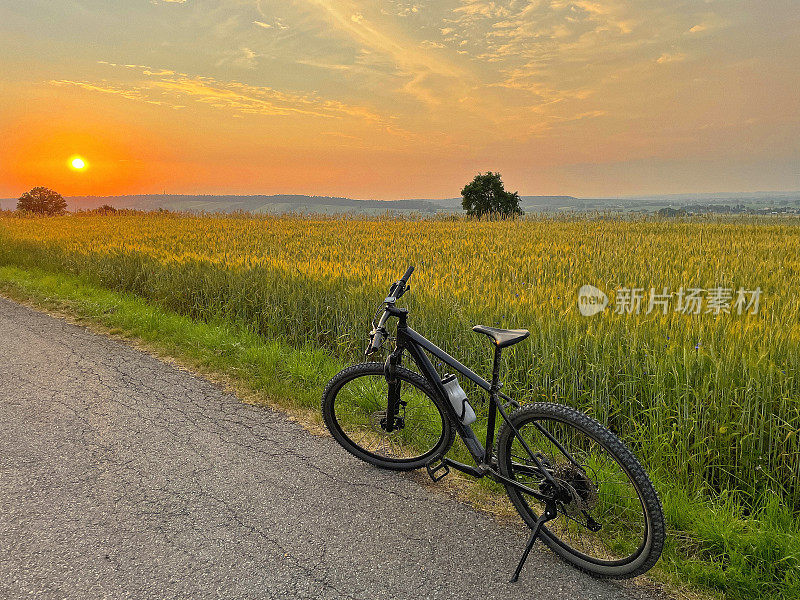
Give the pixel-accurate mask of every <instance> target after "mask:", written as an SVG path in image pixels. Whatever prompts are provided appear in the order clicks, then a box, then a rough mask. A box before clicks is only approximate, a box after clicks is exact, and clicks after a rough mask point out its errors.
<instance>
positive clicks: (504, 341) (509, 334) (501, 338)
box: [472, 325, 531, 348]
mask: <svg viewBox="0 0 800 600" xmlns="http://www.w3.org/2000/svg"><path fill="white" fill-rule="evenodd" d="M472 331H475V332H477V333H482V334H484V335H488V336H489V337H490V338H492V339H493V340H494V343H495V344H496V345H497V347H498V348H506V347H508V346H513V345H514V344H516V343H517V342H521V341H522V340H524V339H525V338H526V337H528V336H529V335H530V334H531V332H530V331H528V330H527V329H495V328H494V327H486V326H485V325H475V327H473V328H472Z"/></svg>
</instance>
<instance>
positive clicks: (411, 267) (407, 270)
mask: <svg viewBox="0 0 800 600" xmlns="http://www.w3.org/2000/svg"><path fill="white" fill-rule="evenodd" d="M413 272H414V265H411V266H410V267H408V269H406V274H405V275H403V276H402V277H401V278H400V281H402V282H403V285H405V284H406V283H407V282H408V278H409V277H411V274H412V273H413Z"/></svg>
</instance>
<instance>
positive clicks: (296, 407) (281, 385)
mask: <svg viewBox="0 0 800 600" xmlns="http://www.w3.org/2000/svg"><path fill="white" fill-rule="evenodd" d="M0 292H1V293H3V294H4V295H6V296H8V297H10V298H13V299H16V300H19V301H22V302H25V303H29V304H32V305H34V306H36V307H39V308H44V309H47V310H49V311H51V312H57V313H60V314H62V315H65V316H68V317H70V318H72V319H75V320H77V321H79V322H82V323H84V324H87V325H89V326H91V327H93V328H94V329H99V330H101V331H102V332H104V333H110V334H112V335H116V336H119V337H123V338H125V339H128V340H131V341H133V342H135V343H137V344H139V345H141V346H143V347H144V348H145V349H146V350H148V351H150V352H151V353H154V354H156V355H159V356H161V357H165V358H170V359H172V360H174V361H176V362H178V363H179V364H180V365H182V366H184V367H186V368H189V369H191V370H193V371H196V372H199V373H201V374H203V375H205V376H206V377H208V378H210V379H212V380H215V381H217V382H219V383H222V384H224V385H226V386H227V387H229V388H231V389H233V391H235V392H236V393H237V394H238V395H239V396H240V397H241V398H242V399H243V400H244V401H247V402H250V403H254V404H262V405H267V406H270V407H272V408H276V409H279V410H281V411H284V412H286V413H287V414H288V415H289V416H290V417H292V418H294V419H296V420H298V421H300V422H301V423H302V424H303V425H304V426H305V427H306V428H307V429H309V430H310V431H312V432H316V433H320V432H323V431H324V428H323V425H322V422H321V418H320V415H319V400H320V397H321V395H322V390H323V388H324V386H325V384H326V383H327V381H328V380H329V379H330V378H331V377H333V375H335V374H336V373H337V372H338V371H339V370H340V369H341V368H342V367H343V366H344V365H343V364H342V363H341V362H340V361H338V360H337V359H335V358H333V357H331V356H330V355H329V354H327V353H325V352H324V351H322V350H320V349H318V348H314V347H311V346H303V347H293V346H290V345H289V344H287V343H285V342H282V341H281V340H269V339H265V338H264V337H262V336H259V335H256V334H254V333H252V332H250V331H248V330H247V328H245V327H243V326H241V325H237V324H234V323H229V322H224V321H217V322H198V321H193V320H191V319H190V318H188V317H185V316H181V315H178V314H175V313H173V312H170V311H167V310H164V309H161V308H159V307H157V306H154V305H152V304H149V303H147V302H146V301H144V300H143V299H141V298H139V297H137V296H133V295H129V294H122V293H118V292H112V291H109V290H106V289H103V288H100V287H97V286H96V285H93V284H90V283H88V282H87V281H85V280H83V279H81V278H79V277H75V276H71V275H66V274H54V273H49V272H45V271H41V270H35V269H20V268H17V267H13V266H1V267H0ZM448 479H450V480H451V481H450V482H449V484H448V485H447V486H446V487H445V488H444V489H446V490H448V491H450V492H451V493H453V494H455V495H456V496H458V497H459V498H460V499H462V500H466V501H468V502H470V503H472V504H474V505H475V506H477V507H479V508H483V509H486V508H487V507H491V508H490V511H491V512H493V513H495V514H497V515H499V516H503V515H505V514H507V512H508V511H507V507H504V506H503V502H504V501H503V500H502V499H501V498H498V497H496V496H494V495H492V493H491V492H490V491H488V490H487V489H486V488H485V486H480V485H476V484H474V482H472V481H470V480H466V479H464V478H459V477H451V478H448ZM656 479H658V478H656ZM656 486H657V488H658V489H659V492H660V494H661V496H662V500H663V503H664V511H665V517H666V519H667V524H668V527H669V530H670V536H669V538H668V541H667V546H666V548H665V551H664V555H663V558H662V560H661V562H660V563H659V564H658V565H657V567H656V568H655V569H654V570H653V571H651V575H652V577H654V578H655V579H657V580H658V581H660V582H662V583H664V584H666V586H667V588H668V590H669V591H670V592H671V593H672V594H673V595H676V596H681V597H697V596H698V595H712V596H716V597H725V598H730V599H732V600H740V599H741V600H744V599H755V598H759V599H763V600H766V599H768V598H769V599H770V600H772V599H774V600H779V599H780V600H789V599H796V598H798V597H800V535H798V532H800V527H799V526H798V523H797V520H796V519H795V518H793V517H792V516H791V515H790V514H789V513H788V511H787V510H786V509H785V507H783V506H781V505H780V503H779V502H778V501H777V500H775V501H769V500H767V501H766V502H764V507H765V508H763V509H762V510H761V511H760V512H759V513H758V514H751V515H744V514H743V512H742V510H741V508H740V503H738V502H737V501H736V498H734V497H732V496H724V497H720V498H715V499H713V500H710V499H708V498H693V497H690V496H689V495H688V494H686V493H685V492H683V491H682V490H681V489H679V488H675V487H672V486H669V485H668V484H666V483H664V482H663V481H662V482H659V481H656Z"/></svg>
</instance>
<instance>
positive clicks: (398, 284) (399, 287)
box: [384, 265, 414, 304]
mask: <svg viewBox="0 0 800 600" xmlns="http://www.w3.org/2000/svg"><path fill="white" fill-rule="evenodd" d="M413 272H414V266H413V265H412V266H410V267H408V269H406V272H405V274H404V275H403V276H402V277H401V278H400V279H399V280H398V281H395V282H394V283H393V284H392V287H390V288H389V295H388V296H386V300H384V302H388V303H390V304H394V302H395V301H396V300H397V299H398V298H400V296H402V295H403V294H405V293H406V290H407V289H408V288H407V285H408V278H409V277H411V274H412V273H413Z"/></svg>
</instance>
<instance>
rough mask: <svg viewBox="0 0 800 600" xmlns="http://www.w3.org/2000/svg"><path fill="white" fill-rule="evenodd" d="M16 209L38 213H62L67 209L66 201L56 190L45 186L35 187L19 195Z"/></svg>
mask: <svg viewBox="0 0 800 600" xmlns="http://www.w3.org/2000/svg"><path fill="white" fill-rule="evenodd" d="M17 210H25V211H28V212H33V213H37V214H40V215H63V214H64V213H65V212H66V210H67V202H66V200H64V198H62V197H61V194H59V193H58V192H54V191H53V190H51V189H49V188H46V187H35V188H33V189H32V190H31V191H30V192H25V193H24V194H22V196H20V199H19V201H18V202H17Z"/></svg>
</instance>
